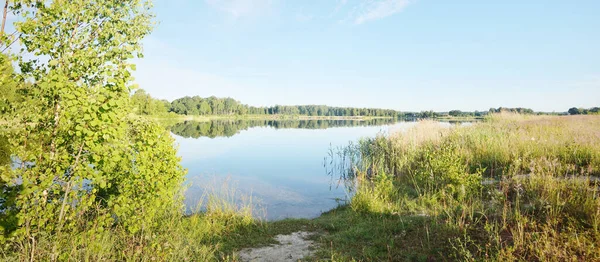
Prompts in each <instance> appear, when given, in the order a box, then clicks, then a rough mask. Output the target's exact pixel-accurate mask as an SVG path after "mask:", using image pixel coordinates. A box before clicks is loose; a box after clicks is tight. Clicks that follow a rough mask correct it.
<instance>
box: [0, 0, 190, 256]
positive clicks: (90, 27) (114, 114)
mask: <svg viewBox="0 0 600 262" xmlns="http://www.w3.org/2000/svg"><path fill="white" fill-rule="evenodd" d="M150 7H151V4H150V2H148V1H144V0H128V1H112V0H96V1H83V0H75V1H43V2H40V1H19V2H11V8H10V9H11V10H13V13H14V15H16V16H19V17H21V18H20V19H19V22H15V28H16V29H17V32H18V33H19V35H20V44H21V46H22V47H23V53H18V54H11V55H10V57H15V58H16V61H17V62H18V65H19V69H20V71H19V73H16V74H13V73H12V69H10V66H9V65H10V63H8V62H7V60H6V59H5V58H4V57H3V58H2V59H4V60H2V63H1V65H3V69H2V77H0V81H2V83H3V85H2V88H9V89H10V90H14V89H15V88H14V85H12V84H5V83H13V82H14V83H15V85H16V86H20V87H22V88H21V89H22V90H21V91H19V92H12V93H10V94H12V95H15V96H17V99H11V97H10V96H5V93H4V92H3V97H2V99H3V101H10V110H8V113H7V114H6V117H7V119H9V120H10V121H11V122H12V123H15V124H14V125H13V126H12V127H11V128H10V129H7V130H6V131H5V134H6V138H7V139H6V140H7V141H8V143H4V141H3V145H2V147H3V148H7V147H10V154H11V155H12V157H13V158H14V159H16V160H17V163H19V165H18V166H17V167H16V168H12V167H10V166H8V165H2V166H0V174H1V177H0V178H1V179H0V186H1V187H2V188H1V189H0V204H1V206H2V213H1V218H2V219H1V220H2V224H1V226H2V228H0V233H2V236H1V237H0V242H1V243H2V244H3V250H4V251H3V252H4V253H5V254H16V256H17V257H21V258H27V259H28V260H29V259H31V260H35V259H40V260H57V259H60V260H67V259H69V258H76V259H75V260H80V259H81V260H86V259H84V258H86V254H87V255H88V256H89V255H91V254H94V253H95V252H98V253H99V254H104V255H106V254H107V253H110V252H111V249H112V247H110V246H107V245H106V244H107V243H113V244H115V246H121V247H124V246H125V247H124V248H131V250H129V251H128V250H124V251H123V253H119V254H128V255H134V254H136V253H135V252H134V251H135V248H134V247H135V246H132V247H129V246H127V245H128V244H124V245H120V244H118V243H114V242H111V241H121V240H123V239H131V240H127V242H128V243H134V245H142V246H143V245H144V244H145V243H148V241H147V239H146V238H147V237H148V235H146V233H147V232H153V231H154V232H158V231H157V227H158V225H159V224H160V223H161V221H164V219H167V218H169V217H177V216H181V205H182V203H181V197H180V194H179V193H180V186H181V182H182V179H183V175H184V170H183V169H182V168H181V166H180V165H179V159H178V157H177V156H176V150H175V149H174V148H173V139H172V138H171V137H170V135H169V133H168V132H167V131H165V130H164V129H163V128H160V127H159V126H157V125H156V124H154V123H151V122H148V121H145V120H141V119H137V118H132V117H131V116H130V114H129V113H130V112H131V107H130V97H129V93H130V90H131V83H130V82H131V80H132V77H131V70H132V69H133V68H134V65H133V64H131V63H130V61H131V59H132V58H134V57H136V56H137V57H141V53H140V51H141V39H142V38H143V37H144V36H146V35H147V34H149V33H150V30H151V24H152V21H151V20H152V18H153V16H152V14H151V13H150V11H149V10H150ZM25 52H26V53H25ZM26 54H32V55H33V56H32V55H26ZM40 57H43V58H44V59H39V58H40ZM6 94H8V93H6ZM5 104H6V103H5ZM161 106H164V103H161ZM4 108H7V107H4ZM5 111H7V110H5ZM7 144H8V145H7ZM178 223H179V222H178ZM106 232H111V233H115V234H117V236H114V237H113V236H112V235H111V233H106ZM96 236H97V237H98V239H97V240H93V238H94V237H96ZM135 239H139V240H135ZM132 240H135V241H132ZM105 241H108V242H105ZM72 243H77V245H78V246H77V247H71V246H70V245H71V244H72ZM69 248H71V250H69ZM152 248H156V247H155V246H153V247H152ZM78 250H80V251H82V252H86V253H85V254H73V252H78ZM136 252H137V251H136ZM119 256H120V255H119ZM88 258H89V257H88ZM117 258H119V257H117ZM117 258H114V259H116V260H121V259H117ZM121 258H122V257H121ZM96 259H98V260H102V257H101V256H98V257H96Z"/></svg>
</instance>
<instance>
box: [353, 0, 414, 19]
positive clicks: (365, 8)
mask: <svg viewBox="0 0 600 262" xmlns="http://www.w3.org/2000/svg"><path fill="white" fill-rule="evenodd" d="M409 3H410V1H409V0H369V1H364V2H363V3H361V4H360V5H358V6H356V7H355V8H354V11H353V12H352V13H351V14H350V15H351V20H353V22H354V23H355V24H363V23H366V22H369V21H373V20H379V19H382V18H385V17H388V16H392V15H394V14H396V13H398V12H400V11H402V10H404V8H406V6H407V5H408V4H409Z"/></svg>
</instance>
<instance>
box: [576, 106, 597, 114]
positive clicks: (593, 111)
mask: <svg viewBox="0 0 600 262" xmlns="http://www.w3.org/2000/svg"><path fill="white" fill-rule="evenodd" d="M598 114H600V107H592V108H577V107H573V108H570V109H569V115H598Z"/></svg>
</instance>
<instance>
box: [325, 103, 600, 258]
mask: <svg viewBox="0 0 600 262" xmlns="http://www.w3.org/2000/svg"><path fill="white" fill-rule="evenodd" d="M598 130H600V118H599V117H534V116H529V117H528V116H521V115H493V116H491V117H489V118H488V119H487V121H486V122H484V123H478V124H476V125H474V126H471V127H456V128H452V129H446V128H442V127H439V125H436V124H433V123H428V122H424V123H421V124H420V125H418V126H417V127H415V129H413V130H410V131H408V132H406V133H401V134H393V135H390V136H388V137H383V136H380V137H376V138H372V139H366V140H363V141H361V142H360V143H359V144H358V145H357V146H353V147H351V148H349V150H348V151H347V154H354V156H355V158H354V159H356V161H355V162H353V166H354V167H355V168H354V169H353V171H352V172H349V174H347V175H350V176H351V177H352V178H353V179H356V180H358V181H359V183H358V189H357V192H356V195H355V196H354V197H353V199H352V200H351V203H350V205H349V206H347V207H342V208H339V209H336V210H333V211H330V212H328V213H326V214H324V215H323V216H321V217H320V218H317V219H315V220H314V221H313V222H314V223H316V224H317V225H319V226H320V227H321V228H323V229H324V230H326V231H327V232H328V234H325V235H324V236H323V237H322V238H321V243H322V245H323V250H321V251H320V253H319V254H320V256H321V257H323V258H325V257H328V258H334V259H335V260H342V261H347V260H352V259H355V260H363V261H370V260H373V261H379V260H394V261H402V260H498V261H514V260H522V261H564V260H579V261H597V260H600V245H599V243H600V197H599V188H598V186H599V185H600V184H599V183H598V180H597V178H598V176H599V175H600V133H599V131H598Z"/></svg>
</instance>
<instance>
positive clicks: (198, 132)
mask: <svg viewBox="0 0 600 262" xmlns="http://www.w3.org/2000/svg"><path fill="white" fill-rule="evenodd" d="M396 121H397V120H395V119H390V118H381V119H379V118H378V119H369V120H214V121H209V122H195V121H186V122H180V123H177V124H174V125H173V126H171V132H173V134H176V135H178V136H181V137H186V138H198V137H210V138H215V137H231V136H234V135H236V134H237V133H239V132H240V131H242V130H248V129H249V128H253V127H271V128H275V129H326V128H333V127H356V126H380V125H390V124H393V123H395V122H396Z"/></svg>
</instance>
